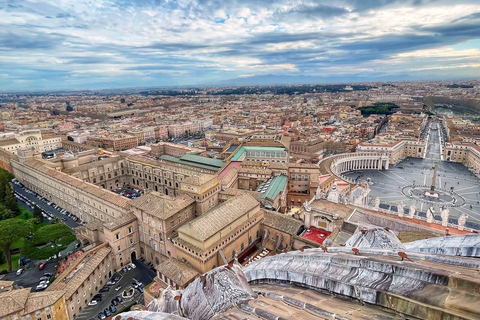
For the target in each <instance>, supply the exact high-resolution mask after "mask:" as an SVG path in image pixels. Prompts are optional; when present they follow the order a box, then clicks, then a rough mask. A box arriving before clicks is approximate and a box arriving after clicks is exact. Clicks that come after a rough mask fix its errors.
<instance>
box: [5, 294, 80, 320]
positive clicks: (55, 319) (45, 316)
mask: <svg viewBox="0 0 480 320" xmlns="http://www.w3.org/2000/svg"><path fill="white" fill-rule="evenodd" d="M0 301H1V303H0V319H5V320H18V319H24V320H35V319H36V320H68V319H71V318H70V317H69V315H68V312H67V306H66V303H65V291H64V290H49V291H48V292H30V288H25V289H10V290H8V291H4V292H0Z"/></svg>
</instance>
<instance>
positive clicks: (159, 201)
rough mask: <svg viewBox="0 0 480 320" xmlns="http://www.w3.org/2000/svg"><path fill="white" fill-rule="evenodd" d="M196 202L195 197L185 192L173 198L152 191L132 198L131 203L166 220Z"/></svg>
mask: <svg viewBox="0 0 480 320" xmlns="http://www.w3.org/2000/svg"><path fill="white" fill-rule="evenodd" d="M194 202H195V200H194V199H192V198H191V197H190V196H188V195H185V194H184V195H180V196H178V197H176V198H173V197H169V196H166V195H163V194H161V193H158V192H155V191H151V192H149V193H147V194H144V195H143V196H141V197H138V198H137V199H134V200H132V201H131V202H130V205H131V206H132V207H134V208H137V209H140V210H142V211H145V212H147V213H148V214H151V215H154V216H156V217H158V218H159V219H161V220H165V219H168V218H170V217H171V216H173V215H174V214H175V213H177V212H178V211H180V210H182V209H184V208H186V207H187V206H189V205H190V204H192V203H194Z"/></svg>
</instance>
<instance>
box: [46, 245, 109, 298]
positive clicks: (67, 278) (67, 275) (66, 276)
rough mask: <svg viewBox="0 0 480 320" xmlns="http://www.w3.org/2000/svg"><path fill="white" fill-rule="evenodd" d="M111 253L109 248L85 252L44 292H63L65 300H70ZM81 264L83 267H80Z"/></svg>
mask: <svg viewBox="0 0 480 320" xmlns="http://www.w3.org/2000/svg"><path fill="white" fill-rule="evenodd" d="M111 251H112V248H110V247H102V248H100V249H97V248H93V249H92V250H90V251H87V252H86V253H84V254H83V255H82V256H81V257H80V258H78V259H77V260H76V261H75V263H74V264H72V265H71V266H70V267H69V268H68V269H67V270H65V271H64V272H63V273H62V274H60V275H59V276H58V277H57V279H56V280H55V281H54V282H53V283H52V284H51V285H50V286H49V287H48V288H47V290H46V291H45V292H51V291H56V290H65V298H66V299H68V298H70V297H71V296H72V294H73V293H74V292H75V291H76V290H77V289H78V288H79V287H80V285H81V284H82V283H84V282H85V281H86V280H87V278H88V277H89V276H90V275H91V274H92V272H93V271H94V270H95V268H97V266H98V265H99V264H100V262H101V261H103V260H104V259H105V257H106V256H107V255H108V254H109V253H110V252H111ZM82 263H83V265H81V264H82ZM77 268H78V269H77Z"/></svg>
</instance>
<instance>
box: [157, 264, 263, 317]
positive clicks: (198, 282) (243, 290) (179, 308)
mask: <svg viewBox="0 0 480 320" xmlns="http://www.w3.org/2000/svg"><path fill="white" fill-rule="evenodd" d="M174 294H176V296H173V295H174ZM255 298H257V295H256V293H255V292H253V290H252V289H251V288H250V285H249V284H248V282H247V279H246V278H245V275H244V274H243V272H242V269H241V267H239V266H238V265H236V264H230V265H225V266H221V267H218V268H215V269H213V270H211V271H209V272H207V273H206V274H205V275H203V276H201V277H199V278H197V279H195V280H194V281H193V282H192V283H191V284H189V285H188V287H187V288H185V290H183V291H172V290H167V289H165V290H164V291H163V293H161V294H160V297H159V298H157V299H154V300H153V301H152V302H150V304H149V305H148V310H149V311H154V312H163V313H167V312H169V313H170V314H173V315H178V316H181V317H184V318H187V319H190V320H208V319H210V318H212V317H214V316H216V315H218V314H221V313H222V312H225V311H227V310H229V309H230V308H232V307H236V306H237V305H239V304H242V303H246V302H248V300H251V299H255ZM172 319H175V318H172Z"/></svg>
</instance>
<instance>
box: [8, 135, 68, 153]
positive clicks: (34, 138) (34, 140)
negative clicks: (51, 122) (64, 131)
mask: <svg viewBox="0 0 480 320" xmlns="http://www.w3.org/2000/svg"><path fill="white" fill-rule="evenodd" d="M4 136H5V139H3V140H0V148H2V149H4V150H6V151H8V152H10V153H12V154H17V149H19V148H26V147H29V148H33V149H34V150H35V152H37V153H42V152H45V151H50V150H55V149H59V148H61V147H62V137H61V136H57V135H54V134H50V133H44V132H41V131H40V130H25V131H20V132H19V133H15V134H12V135H4Z"/></svg>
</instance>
